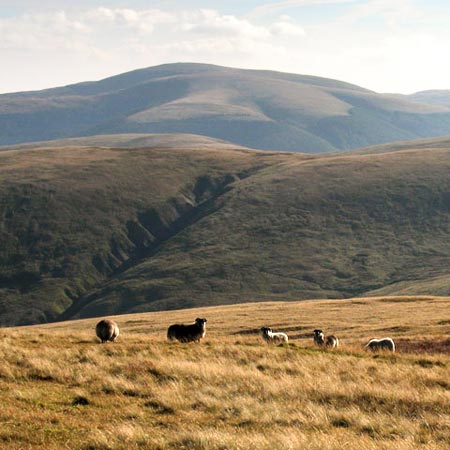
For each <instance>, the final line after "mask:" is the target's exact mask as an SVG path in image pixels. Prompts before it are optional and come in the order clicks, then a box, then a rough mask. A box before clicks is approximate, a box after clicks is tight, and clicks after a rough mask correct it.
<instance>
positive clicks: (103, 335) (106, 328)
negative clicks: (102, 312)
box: [95, 319, 119, 344]
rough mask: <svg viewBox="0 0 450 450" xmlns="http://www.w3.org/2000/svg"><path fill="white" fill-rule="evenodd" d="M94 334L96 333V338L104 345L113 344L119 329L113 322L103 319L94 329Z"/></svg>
mask: <svg viewBox="0 0 450 450" xmlns="http://www.w3.org/2000/svg"><path fill="white" fill-rule="evenodd" d="M95 332H96V333H97V336H98V338H99V339H100V340H101V341H102V344H104V343H105V342H107V341H111V342H114V341H115V340H116V339H117V336H119V327H118V326H117V323H116V322H114V320H110V319H103V320H100V322H99V323H98V324H97V326H96V327H95Z"/></svg>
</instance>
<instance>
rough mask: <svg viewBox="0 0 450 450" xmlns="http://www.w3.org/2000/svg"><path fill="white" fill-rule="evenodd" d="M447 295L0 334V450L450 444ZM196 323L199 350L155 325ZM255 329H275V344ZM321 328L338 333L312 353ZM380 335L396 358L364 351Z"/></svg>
mask: <svg viewBox="0 0 450 450" xmlns="http://www.w3.org/2000/svg"><path fill="white" fill-rule="evenodd" d="M449 314H450V300H449V299H448V298H436V297H393V298H386V297H385V298H374V299H360V298H358V299H351V300H338V301H336V300H335V301H332V300H325V301H320V300H319V301H305V302H290V303H284V302H277V303H259V304H246V305H233V306H221V307H214V308H201V309H197V310H182V311H180V310H179V311H170V312H156V313H145V314H133V315H125V316H119V317H115V319H116V320H117V322H118V323H119V326H120V327H121V335H120V336H119V338H118V340H117V342H115V343H108V344H100V343H99V341H98V339H96V338H95V332H94V328H95V324H96V322H98V319H86V320H79V321H70V322H64V323H57V324H47V325H39V326H32V327H24V328H18V329H14V328H12V329H3V330H1V339H0V358H1V361H2V364H1V366H0V375H1V380H2V407H3V409H2V411H3V413H2V416H1V419H2V420H1V423H2V426H1V427H0V442H2V443H3V445H4V446H5V448H8V449H11V450H14V449H23V448H29V449H33V450H38V449H42V450H44V449H45V450H56V449H57V450H59V449H61V448H77V449H83V450H88V449H102V450H112V449H129V448H142V449H152V450H153V449H160V450H166V449H167V450H169V449H172V450H183V449H187V448H188V449H192V450H206V449H208V450H221V449H224V448H226V449H230V450H247V449H249V448H258V449H261V450H269V449H274V448H276V449H280V450H292V449H293V448H302V449H308V450H319V449H324V448H326V449H330V450H341V449H343V448H345V449H348V450H359V449H361V448H363V449H367V450H380V449H384V450H389V449H392V448H395V449H397V450H415V449H417V450H419V449H423V448H433V449H436V450H441V449H442V450H444V449H448V443H449V442H450V429H449V426H448V423H449V420H450V406H449V405H450V389H449V388H450V386H449V379H448V369H449V367H450V354H449V352H450V343H449V339H448V336H449V332H450V329H449V321H448V320H443V319H442V317H444V318H445V317H447V318H448V317H449ZM195 317H207V318H208V325H207V332H206V337H205V339H204V340H202V341H201V343H200V344H180V343H169V342H167V341H166V337H165V335H166V330H167V326H168V325H169V324H171V323H175V322H184V323H187V322H190V321H192V320H193V319H194V318H195ZM261 326H272V327H274V328H275V329H276V330H280V331H285V332H287V333H288V335H289V337H290V340H289V344H286V345H281V346H274V345H267V344H266V343H264V342H263V341H262V339H261V337H260V336H258V329H259V328H260V327H261ZM317 327H321V328H323V329H324V330H325V331H326V332H333V333H334V334H336V335H337V336H339V338H340V340H341V347H340V348H338V349H335V350H333V351H327V350H325V349H321V348H317V347H314V346H313V344H312V331H313V329H314V328H317ZM386 335H390V336H391V337H392V338H393V339H394V340H395V342H396V344H397V349H398V351H397V352H396V353H395V354H372V353H370V352H366V351H364V350H363V345H364V344H365V343H366V342H367V341H368V340H369V339H370V338H372V337H376V336H378V337H382V336H386Z"/></svg>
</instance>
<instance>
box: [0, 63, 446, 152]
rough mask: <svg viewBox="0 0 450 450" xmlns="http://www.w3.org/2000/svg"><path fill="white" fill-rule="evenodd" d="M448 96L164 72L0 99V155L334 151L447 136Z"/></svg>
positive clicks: (211, 72)
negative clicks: (25, 149)
mask: <svg viewBox="0 0 450 450" xmlns="http://www.w3.org/2000/svg"><path fill="white" fill-rule="evenodd" d="M449 92H450V91H426V92H419V93H417V94H413V95H411V96H401V95H393V94H392V95H387V94H377V93H375V92H372V91H369V90H367V89H363V88H361V87H358V86H355V85H352V84H349V83H344V82H341V81H336V80H330V79H325V78H318V77H313V76H304V75H295V74H287V73H281V72H271V71H260V70H242V69H232V68H226V67H219V66H213V65H205V64H190V63H179V64H167V65H162V66H157V67H150V68H147V69H141V70H136V71H133V72H128V73H125V74H121V75H118V76H114V77H111V78H106V79H104V80H101V81H97V82H86V83H79V84H74V85H70V86H65V87H59V88H54V89H46V90H42V91H34V92H20V93H14V94H4V95H0V145H6V144H8V145H9V144H15V143H23V142H30V141H43V140H51V139H60V138H71V137H80V136H93V135H99V134H123V133H189V134H197V135H203V136H209V137H212V138H217V139H221V140H227V141H230V142H232V143H234V144H236V145H241V146H246V147H253V148H258V149H266V150H267V149H269V150H270V149H272V150H290V151H301V152H307V153H317V152H324V151H336V150H344V149H352V148H359V147H364V146H369V145H374V144H382V143H386V142H392V141H398V140H405V139H416V138H424V137H433V136H442V135H448V134H450V93H449Z"/></svg>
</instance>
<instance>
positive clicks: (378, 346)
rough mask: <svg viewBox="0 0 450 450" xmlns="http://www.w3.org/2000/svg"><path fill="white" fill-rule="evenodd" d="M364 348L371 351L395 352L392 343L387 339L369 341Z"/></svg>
mask: <svg viewBox="0 0 450 450" xmlns="http://www.w3.org/2000/svg"><path fill="white" fill-rule="evenodd" d="M365 348H366V349H368V350H372V351H378V350H387V351H390V352H395V344H394V341H393V340H392V339H391V338H389V337H387V338H383V339H371V340H370V341H369V342H368V343H367V344H366V346H365Z"/></svg>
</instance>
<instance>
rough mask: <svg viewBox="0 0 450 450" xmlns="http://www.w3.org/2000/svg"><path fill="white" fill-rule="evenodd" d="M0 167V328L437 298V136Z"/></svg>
mask: <svg viewBox="0 0 450 450" xmlns="http://www.w3.org/2000/svg"><path fill="white" fill-rule="evenodd" d="M401 145H405V144H401ZM420 145H421V146H423V145H425V144H424V143H421V144H420ZM430 145H431V144H430ZM411 146H413V147H414V143H412V144H411ZM433 146H436V148H432V147H433ZM0 163H1V166H2V178H1V180H0V217H1V228H0V237H1V241H2V243H3V245H2V247H1V249H0V263H1V264H0V281H1V284H0V286H1V288H0V289H1V291H0V293H1V298H0V304H1V312H2V314H1V320H2V323H3V324H5V325H6V324H14V323H31V322H42V321H48V320H54V319H56V318H58V317H60V318H71V317H78V316H81V317H87V316H97V315H103V314H118V313H126V312H138V311H149V310H160V309H174V308H182V307H192V306H200V305H213V304H225V303H236V302H247V301H255V300H268V299H276V300H283V299H290V300H295V299H302V298H303V299H304V298H318V297H347V296H355V295H363V294H365V293H367V292H372V291H376V290H378V289H388V291H380V292H383V293H384V292H389V293H391V294H395V293H396V292H397V290H398V291H400V292H403V290H404V289H405V288H406V287H407V289H408V290H407V291H406V292H407V293H408V294H414V293H416V292H420V293H424V292H426V291H427V289H429V290H430V291H429V293H435V292H436V293H439V294H441V295H447V294H449V293H450V291H449V290H448V285H447V284H446V283H445V280H446V277H447V276H448V266H449V258H450V244H449V242H450V240H449V239H448V236H449V232H450V220H449V219H450V207H449V204H450V203H449V198H450V197H449V196H450V175H449V174H450V148H449V146H448V144H447V140H445V139H444V140H442V142H441V143H440V144H439V143H437V142H433V144H432V145H431V147H430V149H429V151H425V152H424V151H422V150H409V151H395V152H392V153H389V152H386V151H385V152H383V153H380V154H372V155H371V154H368V155H359V154H346V155H338V156H336V155H328V156H323V157H317V156H311V155H304V154H298V153H297V154H295V153H278V152H276V153H270V152H258V151H252V150H244V149H232V148H231V147H227V148H226V149H224V147H220V148H218V149H217V150H216V149H214V148H212V147H211V146H208V147H206V148H201V149H195V148H194V149H193V148H191V149H189V148H182V149H177V148H147V149H142V148H136V149H118V148H116V149H112V148H96V147H78V148H77V147H62V148H57V147H55V148H40V149H28V150H14V151H4V152H0ZM432 280H441V281H435V282H434V281H432ZM442 280H443V281H442ZM386 286H391V287H389V288H387V287H386Z"/></svg>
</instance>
